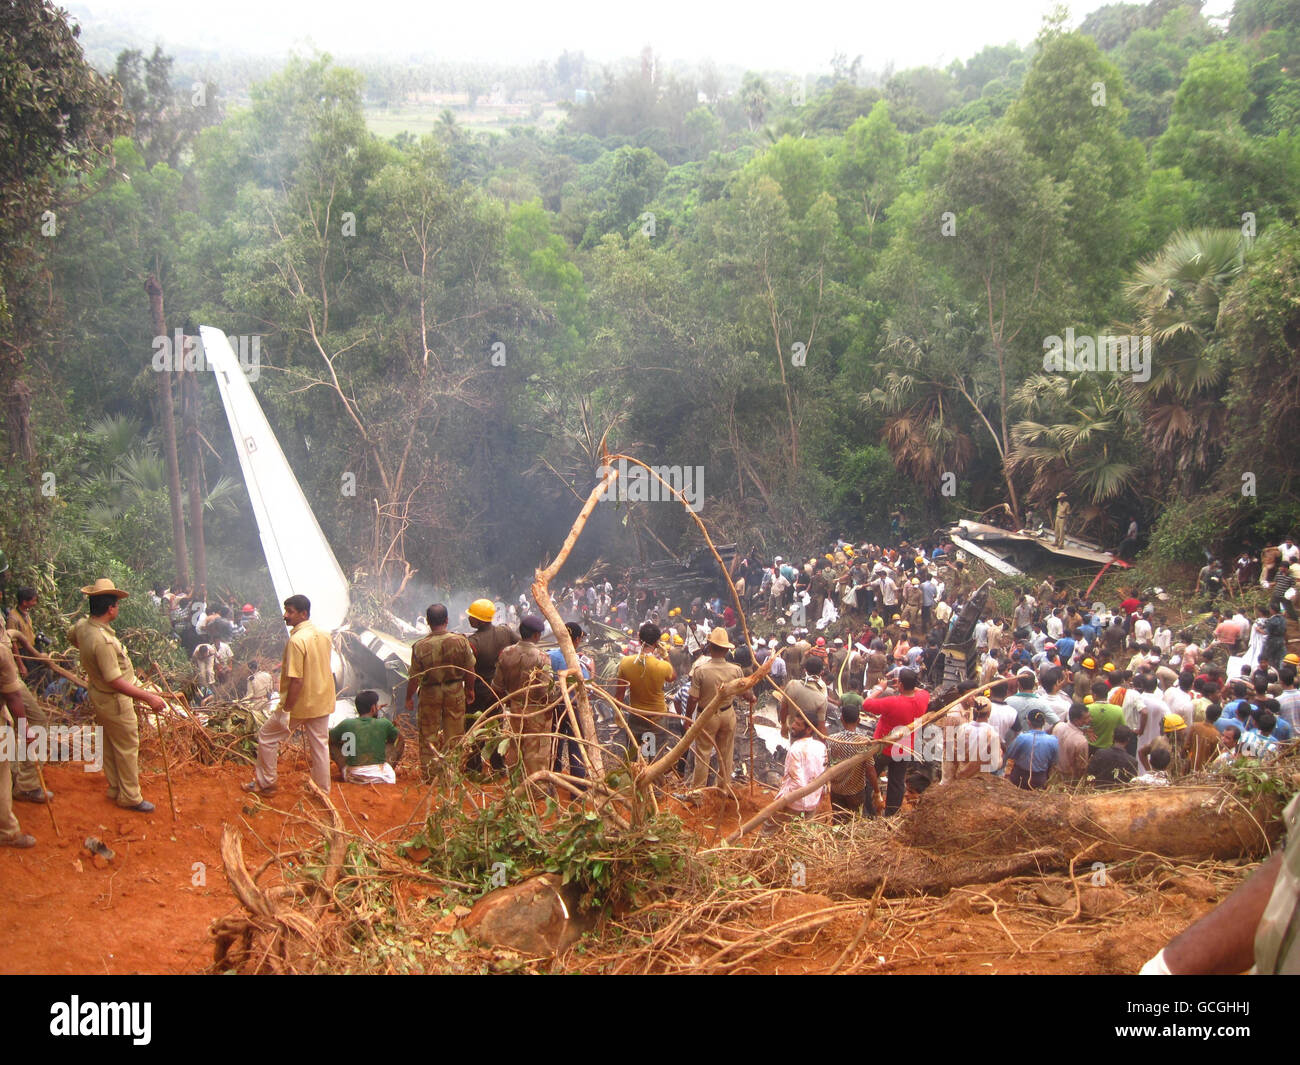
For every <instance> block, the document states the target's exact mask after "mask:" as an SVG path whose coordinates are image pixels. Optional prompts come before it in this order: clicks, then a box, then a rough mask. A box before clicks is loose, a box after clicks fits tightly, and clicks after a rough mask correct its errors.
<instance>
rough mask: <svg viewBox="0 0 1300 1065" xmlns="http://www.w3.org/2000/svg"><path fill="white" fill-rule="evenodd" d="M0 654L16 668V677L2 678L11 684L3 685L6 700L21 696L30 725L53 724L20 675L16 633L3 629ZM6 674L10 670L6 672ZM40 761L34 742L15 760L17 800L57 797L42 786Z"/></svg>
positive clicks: (27, 722)
mask: <svg viewBox="0 0 1300 1065" xmlns="http://www.w3.org/2000/svg"><path fill="white" fill-rule="evenodd" d="M0 653H2V654H4V655H7V656H8V665H9V668H10V669H12V670H13V677H12V678H8V677H7V676H5V677H3V678H0V679H3V680H4V682H5V683H6V684H8V685H11V686H8V687H0V692H2V693H3V694H4V695H5V697H6V698H5V701H6V702H8V701H9V698H8V697H9V696H10V695H14V696H17V698H18V700H19V701H20V702H21V703H22V705H23V714H24V716H25V718H26V724H27V727H28V728H41V729H44V728H45V727H46V726H47V725H48V724H49V718H48V717H46V715H45V711H44V710H42V709H41V705H40V703H38V702H37V701H36V697H35V696H34V695H32V692H31V689H30V688H28V687H27V685H26V684H24V683H23V680H22V678H21V677H20V676H19V675H18V670H19V669H20V668H21V667H20V665H18V664H17V663H16V661H15V656H16V654H17V653H18V649H17V648H16V647H14V645H13V639H12V633H11V632H10V630H8V629H5V630H3V631H0ZM4 672H5V673H6V674H7V673H8V670H7V669H6V670H5V671H4ZM39 763H40V757H39V748H38V747H36V746H35V745H33V746H32V747H30V748H28V750H27V757H26V758H22V759H17V758H16V759H15V761H14V762H13V769H12V773H13V789H14V791H13V797H14V801H15V802H48V801H49V800H50V799H52V798H54V795H53V794H52V793H51V792H48V791H46V790H45V789H44V788H42V787H41V774H40V770H39V768H38V766H39Z"/></svg>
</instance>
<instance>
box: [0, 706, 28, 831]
mask: <svg viewBox="0 0 1300 1065" xmlns="http://www.w3.org/2000/svg"><path fill="white" fill-rule="evenodd" d="M13 724H14V722H13V718H11V717H10V716H9V708H8V707H7V706H5V705H4V704H3V703H0V725H4V726H5V727H7V728H13ZM14 745H15V746H17V733H15V734H14ZM22 834H23V830H22V829H21V828H20V827H19V826H18V818H16V817H15V816H14V802H13V780H12V777H11V774H10V771H9V760H8V759H6V758H0V839H2V840H4V841H5V842H8V841H9V840H12V839H17V838H18V837H19V836H21V835H22Z"/></svg>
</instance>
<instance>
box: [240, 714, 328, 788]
mask: <svg viewBox="0 0 1300 1065" xmlns="http://www.w3.org/2000/svg"><path fill="white" fill-rule="evenodd" d="M299 727H301V728H302V729H303V730H304V731H305V732H306V735H307V751H308V753H309V754H310V755H311V778H312V780H314V781H315V782H316V786H317V787H319V788H320V790H321V791H323V792H325V793H326V794H327V795H328V794H329V790H330V718H329V714H322V715H321V716H320V717H298V718H291V717H290V716H289V715H288V714H286V713H285V712H284V711H283V710H276V711H275V712H274V713H273V714H272V715H271V716H270V717H268V718H267V719H266V724H265V725H263V726H262V727H261V729H260V730H258V733H257V770H256V772H255V773H254V774H253V777H254V779H255V780H256V781H257V786H258V787H259V788H273V787H275V782H276V780H277V779H278V778H279V774H278V773H277V771H276V765H277V763H278V762H279V760H280V744H282V743H283V742H284V741H285V740H287V739H288V738H289V737H290V735H292V734H293V730H294V729H296V728H299Z"/></svg>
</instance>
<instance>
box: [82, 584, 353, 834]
mask: <svg viewBox="0 0 1300 1065" xmlns="http://www.w3.org/2000/svg"><path fill="white" fill-rule="evenodd" d="M81 591H82V594H83V595H85V596H88V597H89V613H90V616H89V617H85V618H81V619H80V620H79V621H78V622H77V623H76V624H75V625H73V626H72V628H71V629H70V630H69V631H68V642H69V643H70V644H72V645H73V646H74V647H75V648H76V649H77V651H78V652H79V653H80V655H81V668H82V669H84V670H85V671H86V681H87V685H86V686H87V689H88V691H89V695H90V706H91V709H92V710H94V712H95V721H96V722H97V723H98V724H99V725H100V727H101V728H102V729H103V730H104V739H103V741H102V742H103V753H104V776H106V777H107V778H108V797H109V798H110V799H112V800H113V801H114V802H116V803H117V804H118V806H122V807H125V808H126V809H128V810H137V811H139V812H140V813H142V814H148V813H153V808H154V807H153V803H151V802H148V801H146V800H145V798H144V797H143V796H142V795H141V794H140V726H139V722H138V721H137V720H136V716H135V705H134V703H135V702H142V703H144V704H145V705H146V706H148V707H149V708H150V709H151V710H153V711H155V712H161V711H163V710H164V709H166V707H167V704H166V703H165V702H163V700H162V698H161V697H160V696H158V695H157V694H155V693H154V692H149V691H145V690H144V689H143V688H140V687H138V686H137V685H136V683H135V669H134V668H133V667H132V666H131V659H130V658H128V657H127V653H126V648H125V647H123V646H122V642H121V641H120V640H119V639H118V638H117V636H116V635H114V633H113V622H114V621H115V620H116V618H117V611H118V606H119V604H120V603H121V601H122V600H123V599H125V598H127V596H128V594H129V593H127V592H124V591H122V589H120V588H117V587H115V586H114V584H113V582H112V581H111V580H109V579H108V578H107V577H101V578H100V579H99V580H97V581H96V582H95V583H94V584H91V585H88V586H87V587H85V588H82V589H81ZM326 779H328V777H327V778H326Z"/></svg>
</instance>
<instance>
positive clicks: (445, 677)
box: [406, 603, 475, 780]
mask: <svg viewBox="0 0 1300 1065" xmlns="http://www.w3.org/2000/svg"><path fill="white" fill-rule="evenodd" d="M424 617H425V620H426V621H428V623H429V635H428V636H425V637H424V638H423V639H420V640H416V642H415V646H414V647H412V648H411V676H410V679H409V680H408V681H407V683H406V711H407V713H410V712H411V709H412V706H413V704H414V701H415V691H416V689H417V688H418V689H419V691H420V715H419V719H418V720H419V725H420V772H421V773H422V774H423V775H424V777H425V779H426V780H427V779H429V776H430V774H431V773H432V772H433V767H434V765H435V763H436V762H437V759H438V755H439V753H442V754H445V753H446V752H447V751H448V750H449V749H450V748H451V746H452V745H453V744H454V743H455V742H456V741H457V740H458V739H460V737H461V736H463V735H464V734H465V704H466V702H467V701H470V700H472V699H473V698H474V688H475V683H474V649H473V648H472V647H471V646H470V643H469V640H468V639H466V638H465V637H464V636H462V635H461V634H460V633H458V632H448V631H447V608H446V606H444V605H443V604H442V603H434V604H433V606H431V607H429V609H428V610H427V611H425V614H424Z"/></svg>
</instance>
